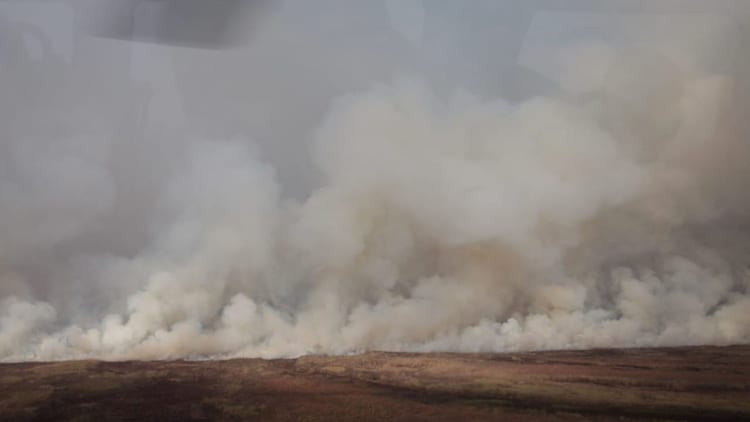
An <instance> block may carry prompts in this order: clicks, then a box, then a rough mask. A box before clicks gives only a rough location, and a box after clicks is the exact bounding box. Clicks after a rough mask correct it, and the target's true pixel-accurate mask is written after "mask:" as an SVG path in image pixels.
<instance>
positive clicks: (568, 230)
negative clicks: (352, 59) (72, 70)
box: [0, 15, 750, 360]
mask: <svg viewBox="0 0 750 422" xmlns="http://www.w3.org/2000/svg"><path fill="white" fill-rule="evenodd" d="M420 16H421V15H420ZM722 19H726V17H723V18H722ZM712 22H713V21H712ZM721 22H725V20H721ZM656 26H657V27H659V25H656ZM711 28H714V27H711ZM659 29H660V27H659ZM679 29H681V31H682V32H680V31H677V32H676V33H677V34H678V35H676V36H674V38H675V39H676V41H675V39H664V38H663V37H662V38H660V37H655V36H650V37H647V36H646V35H643V34H647V33H648V31H647V30H645V29H643V28H638V32H637V33H638V34H640V35H641V36H643V37H645V38H647V39H648V40H649V41H650V42H649V44H648V48H644V47H643V45H642V44H638V43H634V44H629V45H627V46H626V47H623V46H622V45H619V44H617V43H607V42H605V41H602V40H583V41H581V40H578V41H576V42H573V43H572V44H570V45H564V46H562V47H560V48H559V49H558V51H557V53H556V54H558V57H561V58H562V59H561V61H560V63H559V65H560V70H559V72H557V73H556V75H555V76H556V77H558V78H559V85H560V89H559V90H556V91H555V92H554V93H550V94H548V95H545V96H537V97H530V98H528V99H525V100H524V101H520V102H515V101H510V100H504V99H502V98H490V99H487V98H486V96H485V95H482V96H481V97H480V96H479V95H475V94H471V93H468V92H467V91H466V90H453V93H451V94H450V95H447V96H446V95H443V94H442V93H440V92H437V91H440V90H436V89H433V88H432V86H431V84H430V82H429V81H427V80H425V79H427V78H422V79H420V78H416V77H412V78H411V79H408V78H407V79H398V82H395V83H391V82H383V83H380V84H377V85H375V86H373V87H371V88H369V89H365V90H359V91H357V92H355V93H352V94H349V95H345V96H343V97H341V98H339V99H338V100H336V101H335V102H334V104H333V106H332V107H331V109H330V111H329V112H328V113H327V116H326V117H325V119H324V121H323V122H322V123H319V124H318V128H317V129H316V140H315V142H314V146H313V147H312V148H311V150H312V160H313V162H314V164H315V168H316V169H317V170H318V171H319V172H320V174H321V175H322V181H321V182H320V186H319V187H317V188H315V189H314V190H313V191H312V192H310V194H309V195H307V197H306V198H305V199H304V200H295V199H292V198H289V197H287V196H286V195H284V186H283V183H281V182H279V181H278V180H279V178H278V177H277V175H276V174H275V171H274V168H273V167H274V166H273V164H272V163H264V161H263V160H262V158H261V157H262V156H263V152H262V151H261V149H262V148H260V147H258V146H253V144H252V143H249V142H247V140H245V139H242V138H238V139H235V140H222V141H209V140H205V139H203V140H195V139H194V138H195V137H196V136H195V134H188V135H184V134H183V133H176V134H175V133H171V134H170V133H169V132H170V131H171V130H172V129H169V128H164V127H153V126H149V127H148V128H147V132H148V133H147V134H146V135H144V139H142V140H140V141H138V140H133V138H134V137H136V135H137V134H134V133H131V132H128V131H125V134H124V135H123V134H122V133H121V132H117V134H116V135H113V134H112V133H111V131H108V128H109V127H110V126H116V124H117V122H116V121H114V122H110V121H96V123H91V121H90V119H88V117H87V116H88V115H89V114H90V113H97V110H96V109H97V107H102V104H103V103H106V101H114V100H113V99H116V98H121V97H125V96H127V95H131V94H128V93H126V92H124V91H123V90H122V89H121V88H117V87H111V86H110V87H107V88H106V89H105V91H104V93H98V94H91V95H92V96H93V97H92V98H93V99H88V100H87V101H83V100H80V97H78V96H76V97H75V98H76V99H77V101H76V103H75V107H57V108H56V106H55V105H54V104H48V103H47V100H48V98H49V95H48V93H46V92H41V93H39V94H38V98H37V97H34V96H29V95H28V93H27V92H18V91H14V89H17V88H14V86H17V85H12V84H10V83H9V82H8V81H9V78H7V77H6V76H5V75H6V74H7V72H16V73H15V75H16V76H19V77H20V76H22V75H23V72H22V71H23V70H24V69H25V68H26V67H31V65H30V64H29V63H27V62H24V60H27V58H25V57H24V56H23V54H22V52H19V56H18V58H17V60H16V61H14V62H10V63H11V64H9V65H7V66H5V67H4V68H3V71H4V72H6V73H4V74H3V76H0V82H4V85H2V89H3V90H4V91H2V92H3V93H2V97H0V104H1V105H2V110H3V112H4V113H8V115H6V116H2V117H0V118H1V119H2V121H3V122H4V127H3V128H2V129H1V130H2V132H1V133H0V136H2V138H1V139H0V359H3V360H24V359H70V358H104V359H133V358H137V359H166V358H180V357H232V356H261V357H285V356H297V355H302V354H307V353H350V352H357V351H363V350H372V349H378V350H412V351H437V350H439V351H444V350H451V351H466V352H474V351H508V350H533V349H551V348H586V347H623V346H660V345H686V344H733V343H746V342H748V341H750V271H748V263H750V252H748V250H749V249H748V246H749V245H750V233H749V232H748V230H747V228H748V226H747V216H748V212H749V211H750V194H749V193H748V191H747V189H746V188H745V187H744V186H743V182H744V181H746V180H750V179H748V176H750V164H748V160H747V158H748V157H750V143H748V142H747V135H748V132H747V126H746V122H745V121H744V120H743V114H742V112H743V110H746V106H747V105H748V103H747V98H745V96H744V95H745V94H746V93H747V91H746V90H745V91H743V89H745V88H743V87H744V85H746V84H747V80H745V79H743V78H745V77H747V76H748V75H747V72H746V71H747V69H745V68H742V67H741V65H740V66H739V67H740V70H739V71H737V70H736V69H735V67H737V66H735V67H731V69H717V68H716V66H714V65H715V63H716V57H715V56H714V54H715V51H714V50H715V49H716V48H717V46H721V45H725V44H723V43H726V39H727V38H729V36H728V35H726V33H725V32H723V31H718V30H717V32H718V33H719V35H716V34H713V33H711V34H710V36H708V37H706V39H710V40H714V43H707V42H706V45H702V44H700V43H694V42H693V40H690V39H688V40H687V41H685V40H681V37H680V36H679V34H683V33H689V32H690V31H691V30H693V29H694V28H692V27H690V26H688V27H683V28H679ZM269 31H270V33H271V34H274V33H275V32H274V30H269ZM277 31H278V30H277ZM706 31H707V32H711V31H709V30H706ZM11 35H12V34H11ZM673 35H674V34H673ZM730 35H732V36H739V35H738V34H730ZM6 39H9V38H6ZM655 40H657V41H655ZM658 40H661V41H658ZM91 42H93V43H94V44H96V42H101V41H91ZM9 45H11V44H9ZM92 48H93V47H92ZM102 48H104V47H102ZM730 70H731V71H730ZM47 76H48V77H49V78H54V77H55V74H54V73H53V72H51V71H49V73H48V74H47ZM25 77H26V78H27V79H26V80H25V82H24V83H25V85H24V84H23V83H22V84H21V86H27V87H28V86H31V85H33V84H34V83H35V82H36V81H37V79H34V76H33V75H26V76H25ZM16 82H18V79H17V80H16ZM87 83H89V82H88V81H83V82H76V83H75V84H74V86H73V87H70V89H80V88H81V87H82V86H84V85H86V84H87ZM67 84H68V82H65V81H64V82H61V83H60V85H62V86H63V87H67ZM71 84H72V83H71ZM53 86H58V85H54V84H53ZM107 90H109V91H107ZM478 94H483V93H478ZM60 95H63V94H60ZM284 95H289V94H286V93H285V94H284ZM71 98H72V97H71ZM293 98H294V96H292V99H293ZM115 104H117V103H115ZM110 107H113V109H115V112H116V113H130V112H133V111H132V110H130V111H128V110H127V107H122V106H117V105H114V106H110ZM117 107H120V108H117ZM19 110H20V112H19ZM33 110H37V111H33ZM60 110H65V112H64V113H63V112H61V111H60ZM32 111H33V112H32ZM101 113H102V114H106V112H101ZM106 115H107V116H109V115H110V114H106ZM9 116H10V117H9ZM24 125H27V126H24ZM47 125H48V126H47ZM152 125H153V124H152ZM82 128H83V129H82ZM177 132H179V131H177ZM165 133H167V134H165ZM183 135H184V137H183ZM161 136H164V137H165V138H164V139H160V137H161Z"/></svg>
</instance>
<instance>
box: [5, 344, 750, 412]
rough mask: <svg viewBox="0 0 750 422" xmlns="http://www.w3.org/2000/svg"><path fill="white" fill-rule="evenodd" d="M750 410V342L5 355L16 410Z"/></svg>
mask: <svg viewBox="0 0 750 422" xmlns="http://www.w3.org/2000/svg"><path fill="white" fill-rule="evenodd" d="M623 419H624V420H750V346H732V347H687V348H659V349H613V350H587V351H558V352H538V353H511V354H439V353H438V354H410V353H381V352H373V353H366V354H363V355H358V356H343V357H323V356H308V357H303V358H299V359H288V360H260V359H235V360H226V361H158V362H100V361H71V362H50V363H15V364H2V365H0V420H8V421H11V420H12V421H47V420H51V421H52V420H54V421H160V422H166V421H215V420H219V421H221V420H226V421H234V420H237V421H240V420H258V421H321V420H336V421H347V420H350V421H355V420H356V421H367V420H394V421H399V420H403V421H407V420H408V421H427V420H429V421H454V420H464V421H467V422H468V421H481V420H504V421H528V420H550V421H575V420H623Z"/></svg>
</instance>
